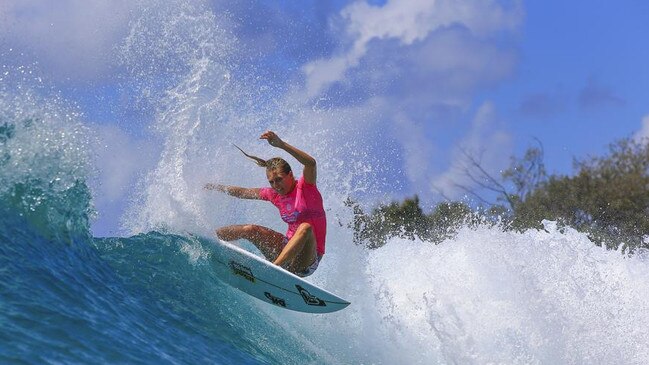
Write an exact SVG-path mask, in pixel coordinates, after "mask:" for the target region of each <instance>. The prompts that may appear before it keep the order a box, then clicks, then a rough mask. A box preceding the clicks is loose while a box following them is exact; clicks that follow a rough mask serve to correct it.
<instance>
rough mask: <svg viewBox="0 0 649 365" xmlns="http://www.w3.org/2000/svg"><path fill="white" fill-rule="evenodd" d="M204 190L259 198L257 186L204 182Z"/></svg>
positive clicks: (240, 196) (247, 197) (244, 197)
mask: <svg viewBox="0 0 649 365" xmlns="http://www.w3.org/2000/svg"><path fill="white" fill-rule="evenodd" d="M204 189H205V190H216V191H220V192H222V193H226V194H228V195H230V196H234V197H237V198H241V199H260V197H259V190H260V189H259V188H242V187H240V186H231V185H222V184H212V183H208V184H205V187H204Z"/></svg>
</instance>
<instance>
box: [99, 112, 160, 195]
mask: <svg viewBox="0 0 649 365" xmlns="http://www.w3.org/2000/svg"><path fill="white" fill-rule="evenodd" d="M91 128H92V129H93V130H95V131H96V133H97V136H98V138H97V145H96V146H95V151H94V152H95V156H96V159H97V161H96V164H95V166H96V168H97V169H98V172H99V186H97V187H96V194H95V202H96V204H97V205H98V206H101V205H102V204H106V203H109V202H112V201H120V200H124V199H126V198H128V195H129V194H131V193H132V191H133V185H134V183H135V181H136V180H137V178H138V177H139V176H140V175H141V174H143V173H145V172H147V171H148V170H150V169H151V168H152V167H153V166H154V165H155V162H156V161H157V157H158V153H159V147H156V145H155V144H154V141H151V140H138V139H135V138H133V137H131V136H129V135H128V134H127V133H126V132H125V131H123V130H122V129H120V128H119V127H118V126H116V125H114V124H110V125H105V124H102V125H91Z"/></svg>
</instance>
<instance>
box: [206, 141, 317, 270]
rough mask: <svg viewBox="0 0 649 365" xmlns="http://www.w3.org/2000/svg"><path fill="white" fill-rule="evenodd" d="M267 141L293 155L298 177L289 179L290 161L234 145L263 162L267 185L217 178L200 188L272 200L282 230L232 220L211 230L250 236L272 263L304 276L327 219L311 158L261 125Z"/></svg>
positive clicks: (313, 263) (313, 265)
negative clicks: (264, 156) (231, 182)
mask: <svg viewBox="0 0 649 365" xmlns="http://www.w3.org/2000/svg"><path fill="white" fill-rule="evenodd" d="M260 139H265V140H267V141H268V143H269V144H270V145H271V146H273V147H277V148H280V149H283V150H284V151H286V152H288V153H289V154H290V155H291V156H293V157H295V159H296V160H298V161H299V162H300V163H301V164H302V165H303V166H304V169H303V171H302V177H300V178H299V179H297V180H296V179H295V177H294V176H293V172H292V170H291V166H289V164H288V163H287V162H286V161H285V160H284V159H282V158H280V157H275V158H271V159H270V160H263V159H261V158H259V157H256V156H251V155H248V154H247V153H245V152H244V151H243V150H241V149H240V148H239V147H237V148H239V150H240V151H241V152H242V153H243V154H244V155H245V156H246V157H248V158H251V159H253V160H254V161H255V162H256V163H257V164H258V165H259V166H262V167H265V168H266V177H267V178H268V182H269V184H270V188H267V187H265V188H242V187H239V186H229V185H221V184H206V185H205V189H207V190H217V191H221V192H224V193H226V194H228V195H231V196H234V197H237V198H242V199H260V200H267V201H269V202H271V203H273V204H274V205H275V206H276V207H277V209H279V213H280V215H281V217H282V220H283V221H284V222H286V223H287V224H288V230H287V231H286V234H285V235H284V234H281V233H279V232H276V231H274V230H272V229H270V228H266V227H262V226H259V225H255V224H243V225H232V226H227V227H222V228H219V229H217V230H216V235H217V236H218V237H219V238H220V239H222V240H224V241H234V240H238V239H242V238H243V239H246V240H248V241H250V242H252V243H253V244H254V245H255V246H257V248H259V250H260V251H261V252H262V253H263V254H264V256H266V258H267V259H268V260H269V261H272V262H273V263H274V264H275V265H279V266H281V267H284V268H285V269H287V270H289V271H291V272H292V273H294V274H297V275H298V276H302V277H305V276H309V275H311V274H313V273H314V272H315V270H316V269H317V268H318V264H319V263H320V260H321V259H322V256H323V255H324V253H325V236H326V233H327V220H326V216H325V211H324V207H323V204H322V196H321V195H320V192H319V191H318V188H317V187H316V161H315V159H314V158H313V157H311V156H310V155H309V154H307V153H306V152H303V151H301V150H299V149H297V148H295V147H293V146H291V145H290V144H288V143H286V142H284V141H282V140H281V139H280V138H279V137H278V136H277V134H275V133H274V132H272V131H267V132H265V133H264V134H262V135H261V137H260Z"/></svg>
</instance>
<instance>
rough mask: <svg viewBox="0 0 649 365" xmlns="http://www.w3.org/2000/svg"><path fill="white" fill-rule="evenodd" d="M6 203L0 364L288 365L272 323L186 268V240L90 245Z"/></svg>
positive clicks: (79, 230) (149, 238) (203, 268)
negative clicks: (183, 249)
mask: <svg viewBox="0 0 649 365" xmlns="http://www.w3.org/2000/svg"><path fill="white" fill-rule="evenodd" d="M14 198H16V199H20V198H24V196H23V197H14ZM7 203H8V202H7V199H6V198H5V199H3V200H2V205H0V207H1V209H2V210H1V211H0V213H1V214H0V216H1V217H2V219H1V221H0V243H1V245H0V268H2V269H1V270H0V308H1V310H0V327H1V328H2V331H0V342H1V343H2V346H0V363H31V364H42V363H65V364H72V363H85V364H88V363H131V364H138V363H150V364H153V363H155V364H160V363H162V364H165V363H168V364H196V363H219V364H242V363H243V364H256V363H286V362H287V361H286V356H287V355H286V354H283V353H281V351H280V353H275V352H276V351H274V350H273V349H272V347H273V346H277V345H278V343H277V342H276V341H279V339H280V338H281V337H282V335H281V334H277V335H274V336H268V334H269V333H273V332H274V328H272V322H271V323H268V321H267V320H263V318H258V317H259V315H257V314H256V313H254V312H252V311H251V308H250V306H243V307H242V306H241V305H240V301H241V300H243V298H242V297H241V295H239V294H238V293H234V292H233V289H230V288H229V287H226V286H224V284H222V283H220V282H219V280H218V278H217V277H215V276H214V274H213V273H212V271H211V269H210V263H209V260H199V261H198V262H194V263H192V262H191V261H190V260H188V259H187V255H186V254H184V253H183V252H182V249H181V247H182V245H183V244H190V243H189V242H190V241H189V240H186V239H185V238H183V237H181V236H176V235H170V234H161V233H156V232H151V233H147V234H142V235H138V236H134V237H130V238H106V239H98V238H97V239H94V238H92V237H90V236H89V235H88V232H87V231H86V229H87V227H72V228H73V230H72V231H68V229H67V228H62V227H50V226H48V225H47V224H46V223H44V222H43V221H45V220H46V218H45V217H43V216H39V215H38V214H36V215H35V214H28V213H25V212H20V209H17V207H16V206H15V205H13V206H12V204H7ZM44 204H46V203H44ZM32 213H34V212H32ZM67 213H68V214H83V212H82V211H81V212H74V211H73V212H67ZM50 214H51V212H50ZM202 244H205V245H208V244H209V243H202ZM246 300H247V299H246ZM254 323H256V324H258V325H254ZM266 337H271V338H270V339H268V338H266ZM291 356H295V353H294V354H292V355H291ZM299 357H304V358H305V359H308V358H309V357H310V354H308V353H304V354H301V355H300V356H299ZM288 362H290V361H288Z"/></svg>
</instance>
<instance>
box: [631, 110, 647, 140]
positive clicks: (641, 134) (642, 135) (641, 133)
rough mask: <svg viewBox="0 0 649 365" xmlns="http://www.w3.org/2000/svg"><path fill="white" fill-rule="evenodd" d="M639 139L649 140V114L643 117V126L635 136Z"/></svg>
mask: <svg viewBox="0 0 649 365" xmlns="http://www.w3.org/2000/svg"><path fill="white" fill-rule="evenodd" d="M633 137H634V138H635V139H636V140H637V141H642V140H645V141H649V114H648V115H646V116H645V117H644V118H642V127H641V128H640V130H639V131H637V132H636V133H635V135H634V136H633Z"/></svg>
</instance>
